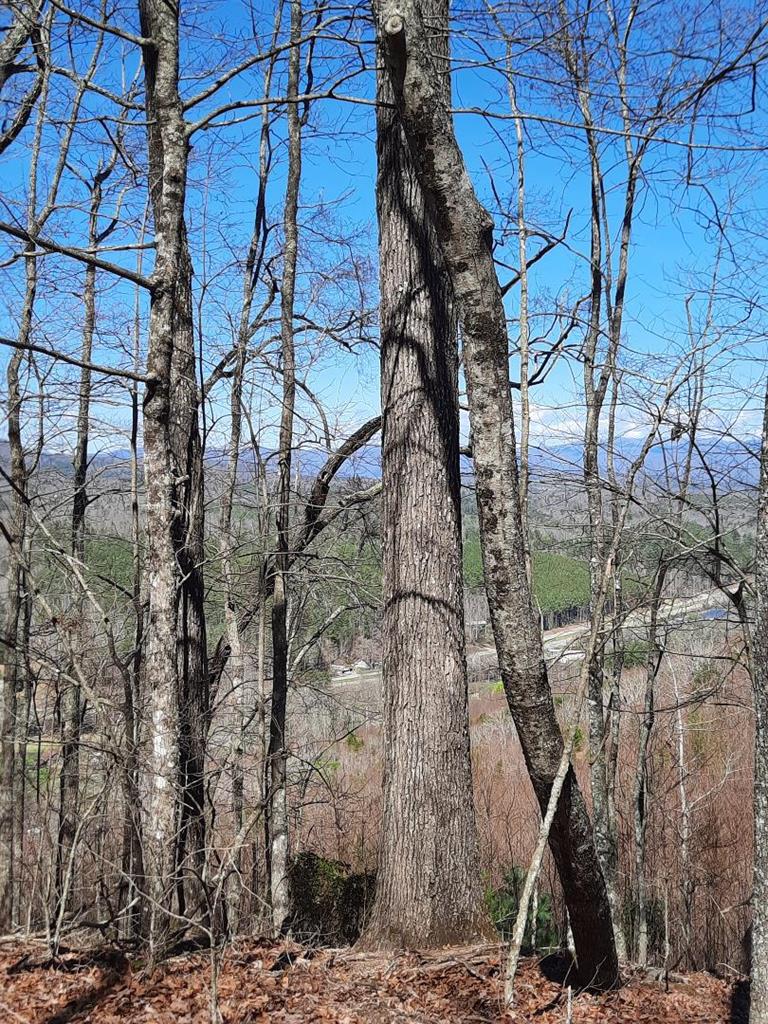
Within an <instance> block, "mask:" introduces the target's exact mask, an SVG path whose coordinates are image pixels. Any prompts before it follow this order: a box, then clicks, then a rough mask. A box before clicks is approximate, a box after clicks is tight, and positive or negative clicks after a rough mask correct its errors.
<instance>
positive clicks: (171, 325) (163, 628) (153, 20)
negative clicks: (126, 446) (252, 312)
mask: <svg viewBox="0 0 768 1024" xmlns="http://www.w3.org/2000/svg"><path fill="white" fill-rule="evenodd" d="M139 13H140V16H141V29H142V34H143V35H144V36H145V37H146V38H148V39H149V40H151V42H150V43H148V44H146V45H145V46H144V48H143V52H144V72H145V91H146V108H147V120H148V127H147V136H148V148H149V155H150V172H151V173H150V191H151V198H152V206H153V210H154V218H155V240H156V252H155V268H154V273H153V285H154V287H153V291H152V299H151V305H150V317H149V342H148V352H147V373H148V376H150V377H151V378H152V382H151V383H150V384H148V385H147V389H146V393H145V396H144V407H143V416H144V477H145V492H146V522H147V556H146V563H145V564H146V580H147V592H148V594H149V613H148V617H147V623H146V644H145V658H144V665H143V669H144V686H143V689H144V691H145V696H146V702H147V728H146V737H145V738H146V750H145V758H146V764H145V771H144V772H143V773H142V782H143V792H142V811H143V816H144V821H143V829H142V833H143V839H144V868H145V872H146V875H147V886H146V888H147V898H148V908H147V909H148V926H149V946H150V953H151V955H153V956H155V955H157V954H159V953H161V952H162V948H163V946H164V944H165V942H166V939H167V935H168V931H169V928H170V922H171V918H170V913H169V912H170V910H171V906H172V897H173V888H174V864H175V852H176V845H177V841H178V832H179V829H178V821H177V813H176V812H177V785H178V780H179V697H180V693H179V672H178V660H177V637H178V630H177V597H176V595H177V583H178V573H177V564H176V544H175V539H176V535H175V521H176V518H177V516H176V512H177V511H178V510H177V495H176V466H175V464H174V459H173V454H172V436H171V417H172V413H173V396H172V391H171V379H172V362H173V349H174V336H175V330H176V325H177V315H178V306H179V299H178V295H177V289H178V282H179V275H180V273H181V272H182V270H183V269H184V268H183V260H184V197H185V189H186V177H187V145H188V144H187V138H186V133H185V125H184V118H183V114H182V107H181V100H180V97H179V88H178V75H179V65H178V61H179V37H178V30H179V20H178V19H179V11H178V7H177V6H176V5H175V4H168V3H165V2H164V0H139Z"/></svg>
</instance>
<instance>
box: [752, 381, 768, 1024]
mask: <svg viewBox="0 0 768 1024" xmlns="http://www.w3.org/2000/svg"><path fill="white" fill-rule="evenodd" d="M751 647H752V676H753V685H754V691H755V867H754V876H753V881H752V972H751V977H752V983H751V1002H750V1011H749V1020H750V1024H768V387H766V393H765V416H764V419H763V443H762V450H761V456H760V496H759V505H758V513H757V547H756V550H755V619H754V626H753V628H752V644H751Z"/></svg>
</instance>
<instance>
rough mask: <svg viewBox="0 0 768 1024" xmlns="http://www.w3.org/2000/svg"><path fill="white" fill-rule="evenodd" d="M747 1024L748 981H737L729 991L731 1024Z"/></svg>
mask: <svg viewBox="0 0 768 1024" xmlns="http://www.w3.org/2000/svg"><path fill="white" fill-rule="evenodd" d="M748 1022H749V981H748V979H746V978H744V979H743V980H742V981H737V982H736V984H735V985H734V986H733V988H732V989H731V1024H748Z"/></svg>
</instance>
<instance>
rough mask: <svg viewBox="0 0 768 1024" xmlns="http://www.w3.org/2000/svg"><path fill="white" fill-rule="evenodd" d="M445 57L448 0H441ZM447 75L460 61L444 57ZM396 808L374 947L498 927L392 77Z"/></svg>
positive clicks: (453, 478) (390, 360)
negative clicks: (490, 904) (487, 908)
mask: <svg viewBox="0 0 768 1024" xmlns="http://www.w3.org/2000/svg"><path fill="white" fill-rule="evenodd" d="M427 16H428V17H429V18H430V23H431V25H432V27H433V30H434V31H435V35H434V37H433V39H432V48H433V50H435V51H437V52H438V53H439V54H440V55H441V57H442V58H443V59H446V58H447V48H448V40H447V21H448V5H447V3H445V2H444V0H429V4H428V9H427ZM441 76H442V81H443V82H444V83H445V86H446V87H447V86H448V84H449V79H448V75H447V63H446V64H445V65H444V66H443V67H442V68H441ZM378 99H379V104H380V105H379V107H378V108H377V109H378V114H377V127H378V160H379V171H378V181H377V193H376V194H377V207H378V217H379V266H380V271H379V274H380V296H381V299H380V307H379V308H380V314H379V315H380V323H381V408H382V417H383V418H382V432H383V433H382V483H383V510H382V544H383V605H384V624H383V637H384V662H383V682H384V750H385V762H384V816H383V823H382V829H381V846H380V852H379V866H378V875H377V885H376V901H375V904H374V909H373V916H372V920H371V923H370V925H369V927H368V929H367V932H366V934H365V936H364V938H363V940H362V945H363V946H365V947H367V948H382V947H384V948H386V947H403V946H405V947H429V946H439V945H444V944H447V943H460V942H471V941H473V940H476V939H479V938H482V937H488V936H489V935H490V924H489V921H488V920H487V918H486V915H485V913H484V911H483V905H482V893H481V889H480V879H479V874H478V869H477V864H478V848H477V829H476V824H475V810H474V800H473V793H472V774H471V765H470V756H469V725H468V707H467V673H466V660H465V650H464V607H463V586H462V557H461V478H460V469H459V410H458V347H457V338H456V324H455V320H454V317H453V312H452V302H451V289H450V281H449V279H448V276H447V273H446V272H445V269H444V267H443V266H442V261H441V258H440V253H439V247H438V244H437V239H436V238H435V235H434V231H433V230H432V227H431V224H430V220H429V216H428V214H427V211H426V208H425V204H424V199H423V197H422V194H421V188H420V186H419V184H418V181H417V179H416V175H415V172H414V169H413V166H412V163H411V159H410V156H409V154H408V149H407V145H406V143H405V139H404V136H403V131H402V127H401V125H400V120H399V118H398V116H397V114H396V112H395V111H394V110H393V109H392V106H391V104H392V88H391V85H390V82H389V77H388V75H387V74H386V72H385V71H382V72H381V73H380V75H379V90H378Z"/></svg>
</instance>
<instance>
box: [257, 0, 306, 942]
mask: <svg viewBox="0 0 768 1024" xmlns="http://www.w3.org/2000/svg"><path fill="white" fill-rule="evenodd" d="M290 3H291V41H292V43H293V46H292V48H291V50H290V53H289V57H288V96H289V98H292V97H295V96H297V95H298V92H299V73H300V69H301V47H300V45H299V40H300V38H301V26H302V7H301V0H290ZM287 120H288V179H287V182H286V189H285V209H284V213H283V231H284V235H285V242H284V245H285V249H284V253H283V281H282V289H281V304H280V342H281V356H282V371H283V395H282V403H283V406H282V412H281V416H280V438H279V450H278V482H277V498H276V507H277V512H276V515H275V520H276V526H277V550H276V552H275V573H274V591H273V596H272V703H271V708H270V718H269V744H268V749H267V763H266V772H265V778H266V787H265V789H266V792H265V796H266V807H265V811H266V815H265V826H266V843H267V851H266V852H267V870H268V876H269V889H270V903H271V909H272V927H273V929H274V932H275V934H276V935H279V934H280V932H281V931H282V930H283V927H284V925H285V922H286V920H287V918H288V912H289V909H290V892H289V880H288V867H289V864H288V860H289V845H288V842H289V836H288V792H287V790H288V779H287V768H288V747H287V743H286V709H287V704H288V570H289V568H290V560H291V536H290V529H291V456H292V448H293V420H294V409H295V404H296V350H295V343H294V329H293V314H294V301H295V295H296V268H297V264H298V258H299V227H298V211H299V187H300V184H301V129H302V123H301V117H300V116H299V108H298V104H297V103H295V102H289V103H288V112H287Z"/></svg>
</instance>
